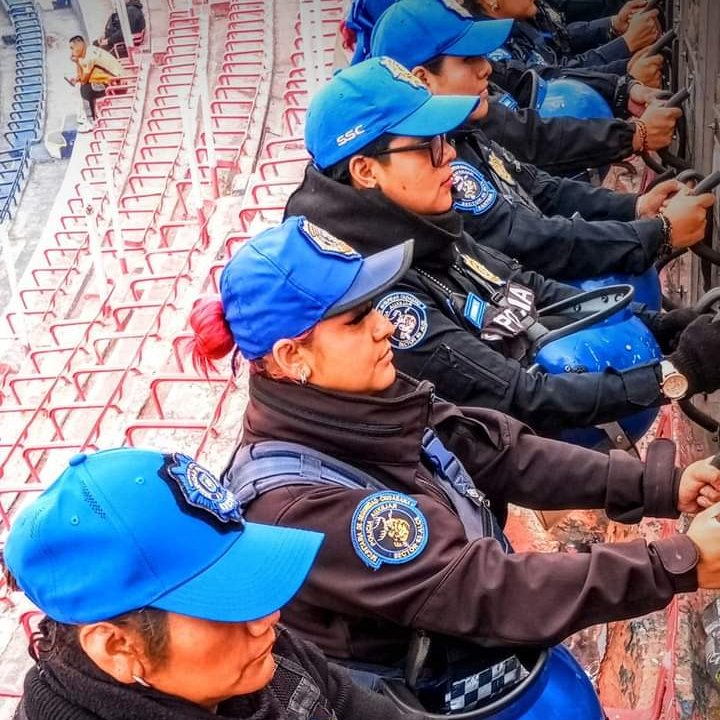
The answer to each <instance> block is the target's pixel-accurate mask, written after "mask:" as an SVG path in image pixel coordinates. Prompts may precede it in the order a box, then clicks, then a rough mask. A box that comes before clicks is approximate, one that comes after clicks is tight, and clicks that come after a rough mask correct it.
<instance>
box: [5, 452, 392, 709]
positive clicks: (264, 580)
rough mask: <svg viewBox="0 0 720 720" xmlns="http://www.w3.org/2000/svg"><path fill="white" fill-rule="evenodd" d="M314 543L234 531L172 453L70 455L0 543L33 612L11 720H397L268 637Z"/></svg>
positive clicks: (315, 658) (238, 525) (259, 528)
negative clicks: (20, 693) (36, 617)
mask: <svg viewBox="0 0 720 720" xmlns="http://www.w3.org/2000/svg"><path fill="white" fill-rule="evenodd" d="M322 540H323V538H322V535H320V534H319V533H314V532H308V531H304V530H295V529H288V528H279V527H271V526H268V525H258V524H256V523H251V522H246V521H245V520H244V518H243V515H242V508H241V507H240V505H239V504H238V502H237V499H236V498H235V497H234V496H233V495H232V493H231V492H229V491H228V490H227V489H226V488H224V487H223V486H222V485H221V484H220V482H219V481H218V480H217V479H216V478H215V477H213V475H212V474H211V473H210V472H209V471H208V470H206V469H205V468H203V467H202V466H200V465H199V464H198V463H196V462H195V461H194V460H192V458H190V457H188V456H186V455H182V454H178V453H172V454H163V453H159V452H151V451H149V450H139V449H134V448H133V449H131V448H120V449H115V450H107V451H102V452H98V453H95V454H93V455H84V454H82V455H77V456H75V457H73V458H72V459H71V460H70V463H69V466H68V468H67V469H66V470H65V471H64V472H63V473H62V474H61V475H60V477H59V478H58V479H57V480H56V481H55V482H54V483H53V484H52V485H51V486H50V487H49V488H48V489H47V490H45V492H43V493H42V495H40V497H39V498H38V499H37V500H36V501H35V502H34V503H33V504H32V505H31V506H30V507H29V508H27V509H26V510H24V511H23V512H22V513H21V514H20V516H19V517H18V518H17V520H16V521H15V523H14V524H13V527H12V529H11V530H10V533H9V535H8V537H7V542H6V545H5V561H6V563H7V566H8V568H9V571H10V573H11V576H12V578H14V580H15V581H17V583H18V584H19V585H20V587H21V588H22V589H23V590H24V591H25V592H26V594H27V595H28V596H29V598H30V599H31V600H32V601H33V602H34V603H35V604H36V605H37V606H38V607H39V608H40V609H41V610H43V611H44V612H46V613H47V617H45V618H44V620H42V621H41V622H40V627H39V631H38V632H37V633H36V634H35V635H34V636H33V646H32V647H31V654H32V655H33V657H34V659H35V661H36V664H35V666H34V667H33V668H32V669H31V670H30V671H29V673H28V675H27V677H26V679H25V692H24V697H23V700H22V703H21V705H20V707H19V709H18V712H17V714H16V716H15V717H16V720H58V719H59V718H63V719H64V720H127V718H143V720H170V719H172V720H210V718H214V717H223V718H229V719H232V720H241V719H245V720H311V718H312V719H313V720H331V719H334V718H338V719H341V718H347V719H348V720H350V719H354V720H366V719H367V718H371V717H389V718H393V720H400V719H401V718H403V717H406V715H405V714H403V713H401V712H399V711H397V710H396V709H395V708H394V707H393V705H392V704H391V703H390V702H389V701H387V700H385V699H384V698H381V697H379V696H378V695H376V694H374V693H370V692H368V691H367V690H364V689H362V688H359V687H357V686H355V685H353V684H352V682H351V680H350V676H349V674H348V673H347V671H346V670H344V669H342V668H338V667H337V666H333V665H329V664H328V663H327V661H326V660H325V658H324V657H323V656H322V654H321V653H320V652H319V651H318V650H317V648H315V647H313V646H312V645H310V644H309V643H307V642H305V641H303V640H301V639H300V638H298V637H296V636H294V635H293V634H292V633H290V632H288V631H287V630H286V629H285V628H282V627H280V626H278V617H279V613H278V609H279V608H281V607H282V606H283V605H285V603H287V601H288V600H289V599H290V598H291V597H292V596H293V595H294V594H295V593H296V592H297V590H298V588H299V587H300V586H301V585H302V584H303V581H304V580H305V577H306V575H307V573H308V571H309V570H310V567H311V565H312V564H313V562H314V560H315V556H316V554H317V552H318V549H319V547H320V544H321V542H322Z"/></svg>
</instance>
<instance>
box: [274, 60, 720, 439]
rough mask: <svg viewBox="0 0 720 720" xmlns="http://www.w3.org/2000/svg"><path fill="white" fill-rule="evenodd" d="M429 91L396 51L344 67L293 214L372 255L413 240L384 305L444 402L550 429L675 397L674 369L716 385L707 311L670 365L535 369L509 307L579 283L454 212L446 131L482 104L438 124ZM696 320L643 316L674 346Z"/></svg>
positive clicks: (564, 293)
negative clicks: (505, 250) (478, 238)
mask: <svg viewBox="0 0 720 720" xmlns="http://www.w3.org/2000/svg"><path fill="white" fill-rule="evenodd" d="M431 97H433V96H432V95H431V94H430V93H429V92H428V91H427V90H426V88H425V87H424V86H423V84H422V83H421V82H420V81H419V80H418V79H417V78H416V77H415V76H414V75H412V74H411V73H409V72H408V71H407V70H406V69H405V68H403V67H402V66H401V65H399V64H398V63H396V62H395V61H393V60H391V59H389V58H373V59H371V60H366V61H365V62H364V63H360V64H358V65H354V66H352V67H350V68H346V69H345V70H343V71H341V72H340V73H339V74H337V75H336V76H335V77H334V78H333V79H332V80H331V81H330V82H329V83H328V84H326V85H325V86H324V87H323V88H322V89H321V90H320V91H319V92H318V93H317V94H316V96H315V97H314V98H313V101H312V102H311V104H310V107H309V110H308V116H307V122H306V131H305V141H306V144H307V147H308V149H309V151H310V154H311V155H312V157H313V163H312V164H311V165H310V166H309V167H308V169H307V171H306V175H305V179H304V181H303V183H302V185H301V186H300V188H298V190H297V191H296V192H295V193H294V194H293V195H292V196H291V198H290V199H289V201H288V204H287V208H286V212H287V213H288V214H290V215H303V214H304V215H307V216H308V217H309V218H310V219H311V220H312V221H313V222H315V223H317V224H319V225H322V226H323V227H325V228H327V229H328V230H329V231H330V232H333V233H334V234H336V235H343V237H346V238H347V239H348V241H349V242H351V243H352V244H353V246H354V247H355V248H356V249H357V250H358V251H359V252H361V253H364V254H368V253H370V252H373V251H374V250H376V249H378V248H380V247H385V246H387V244H389V243H392V242H396V241H399V240H402V239H407V238H411V237H412V238H414V239H415V242H416V246H415V247H416V251H415V261H414V265H413V269H412V270H411V271H410V272H409V273H408V274H407V275H406V277H405V278H404V279H403V281H402V282H400V283H398V285H397V286H396V288H395V289H394V290H393V291H392V292H390V293H388V294H387V295H386V296H384V297H383V298H382V299H381V301H380V302H379V305H378V307H380V308H381V309H382V310H383V312H386V313H387V315H388V316H391V317H393V318H396V319H397V318H403V319H405V318H406V317H407V320H408V323H407V327H404V328H402V329H400V330H399V331H398V334H397V336H396V337H395V338H394V340H393V344H394V347H395V349H396V350H397V351H398V353H397V362H398V365H399V367H400V369H402V370H404V371H405V372H408V373H409V374H411V375H414V376H415V377H421V378H428V379H431V380H432V381H433V382H434V383H436V384H437V387H438V392H439V394H440V395H441V396H442V397H445V398H448V399H450V400H452V401H454V402H460V403H462V404H468V405H476V406H482V407H494V408H497V409H500V410H503V411H505V412H508V413H509V414H511V415H514V416H516V417H518V418H519V419H521V420H523V421H525V422H528V423H529V424H530V425H532V426H534V427H536V428H542V429H543V430H544V431H545V432H549V433H557V432H559V431H560V430H561V429H562V428H568V427H577V426H583V425H592V424H595V423H598V422H607V421H613V420H618V419H619V418H620V417H622V416H625V415H630V414H632V413H633V412H637V411H638V410H640V409H646V408H648V407H652V406H657V405H658V404H661V403H663V402H667V400H668V397H667V396H666V395H665V394H664V392H663V389H662V388H661V383H662V384H663V385H664V386H665V387H666V388H667V387H668V386H667V379H668V378H669V377H670V375H673V376H675V374H677V375H680V374H682V375H683V377H684V378H685V379H686V380H687V384H686V385H683V387H682V388H678V391H680V390H682V394H688V395H690V394H693V393H696V392H700V391H711V390H714V389H715V388H717V387H718V384H720V366H718V364H717V361H716V357H717V355H716V353H717V352H718V351H720V324H718V325H711V324H710V323H709V318H708V317H704V318H701V319H700V320H699V321H697V323H693V326H691V327H690V328H688V329H687V330H686V331H685V332H684V333H683V334H682V335H680V338H679V346H678V349H677V350H676V351H675V352H674V353H673V354H672V355H671V356H670V358H671V360H670V361H668V363H667V364H664V365H662V366H661V365H660V364H658V363H657V362H652V363H648V364H647V365H643V366H641V367H637V368H634V369H632V370H627V371H624V372H615V371H610V370H609V371H606V372H604V373H583V374H567V375H552V376H550V375H545V374H543V373H540V374H534V373H531V372H528V365H529V363H530V357H529V355H528V351H529V347H530V346H529V344H528V342H529V336H528V335H527V332H526V329H524V328H523V329H520V328H519V326H518V325H517V324H513V327H512V328H508V327H507V326H506V324H505V320H507V319H508V317H509V315H508V313H507V312H506V311H507V310H508V309H509V305H508V304H512V303H515V304H519V305H523V306H524V309H523V310H521V311H520V313H521V315H522V316H524V317H531V316H532V315H533V314H534V313H535V312H536V311H537V310H538V309H541V308H543V307H547V306H549V305H551V304H552V303H554V302H557V301H559V300H562V299H565V298H569V297H573V296H574V295H576V294H577V291H576V290H575V289H574V288H570V287H569V286H566V285H561V284H559V283H557V282H554V281H551V280H546V279H545V278H542V277H540V276H539V275H537V274H536V273H534V272H529V271H524V270H523V268H522V267H521V266H520V264H519V263H517V262H516V261H514V260H511V259H510V258H508V257H507V256H505V255H503V254H502V253H500V252H498V251H496V250H493V249H491V248H487V247H485V246H483V245H480V244H479V243H477V242H475V241H474V240H473V239H472V238H471V237H470V236H469V235H467V233H465V232H464V231H463V217H464V216H462V215H460V214H458V213H456V212H452V211H451V207H452V203H453V200H452V185H453V173H452V169H451V167H450V163H451V161H453V160H454V159H455V157H456V156H455V151H454V150H453V148H452V147H451V146H450V145H449V144H448V143H447V142H444V141H443V137H442V135H441V134H436V133H442V132H445V131H448V130H450V129H452V128H453V127H454V126H456V125H457V124H460V123H462V122H463V121H464V120H465V119H466V118H467V116H468V115H469V114H470V113H471V112H472V111H473V110H474V109H475V106H476V104H477V99H474V100H470V104H469V105H465V106H462V107H464V108H465V112H463V113H458V112H456V113H454V114H447V115H445V116H443V117H439V118H435V120H436V122H434V123H433V124H429V123H427V122H426V118H425V117H424V116H423V117H422V120H423V122H422V123H421V122H420V119H418V121H417V122H415V121H414V120H413V117H414V116H413V113H412V108H417V107H418V106H421V105H423V104H425V103H428V102H429V99H430V98H431ZM437 99H441V98H440V97H438V98H437ZM448 99H453V100H457V97H453V98H448ZM461 100H462V101H463V102H468V98H461ZM341 106H342V108H343V112H342V113H341V114H340V113H339V112H338V108H340V107H341ZM395 135H398V136H399V137H395ZM418 138H420V141H418ZM428 138H431V139H428ZM521 296H522V297H524V298H525V301H520V300H519V298H520V297H521ZM516 309H519V308H516ZM511 314H512V313H511ZM693 317H694V315H693V313H692V312H691V311H677V312H676V313H669V314H667V315H649V316H646V318H645V319H646V320H647V322H648V323H650V324H651V325H652V328H653V332H654V333H655V336H656V337H657V338H658V339H659V341H660V344H661V346H662V347H663V348H664V349H665V350H666V351H667V350H670V349H671V348H672V346H674V343H676V342H677V341H678V337H677V335H678V333H679V331H680V330H682V329H683V328H684V327H685V325H686V324H687V322H688V321H689V320H691V319H692V318H693ZM686 336H687V340H686ZM671 366H672V369H671ZM678 394H680V393H679V392H678Z"/></svg>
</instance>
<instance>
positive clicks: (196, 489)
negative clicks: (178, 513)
mask: <svg viewBox="0 0 720 720" xmlns="http://www.w3.org/2000/svg"><path fill="white" fill-rule="evenodd" d="M167 457H168V460H167V461H166V466H165V470H166V471H167V473H168V474H169V476H170V477H171V478H172V479H173V480H175V482H176V483H177V486H178V487H179V488H180V490H181V492H182V494H183V497H184V498H185V500H186V501H187V503H188V504H189V505H192V506H193V507H196V508H200V509H201V510H207V511H208V512H209V513H211V514H213V515H214V516H215V517H216V518H217V519H218V520H221V521H222V522H224V523H227V522H241V521H242V519H243V516H242V512H241V510H240V505H239V503H238V501H237V498H236V497H235V495H234V494H233V493H232V492H231V491H230V490H228V489H227V488H226V487H224V486H223V485H222V483H221V482H220V481H219V480H218V479H217V478H216V477H215V476H214V475H213V474H212V473H211V472H210V471H209V470H206V469H205V468H204V467H203V466H202V465H198V463H196V462H195V461H194V460H193V459H192V458H191V457H188V456H187V455H182V454H180V453H173V454H172V455H169V456H167Z"/></svg>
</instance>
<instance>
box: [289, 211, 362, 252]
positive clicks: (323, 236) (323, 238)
mask: <svg viewBox="0 0 720 720" xmlns="http://www.w3.org/2000/svg"><path fill="white" fill-rule="evenodd" d="M300 230H301V231H302V233H303V235H305V237H306V238H307V239H308V240H309V241H310V242H311V243H312V244H313V245H314V246H315V247H316V248H317V249H318V250H320V252H324V253H329V254H331V255H343V256H344V257H349V258H359V257H360V254H359V253H358V252H357V251H356V250H355V248H353V247H351V246H350V245H348V244H347V243H346V242H345V241H344V240H340V238H336V237H335V236H334V235H332V234H331V233H329V232H328V231H327V230H323V229H322V228H321V227H318V226H317V225H315V224H314V223H311V222H310V221H309V220H308V219H307V218H303V220H302V222H301V223H300Z"/></svg>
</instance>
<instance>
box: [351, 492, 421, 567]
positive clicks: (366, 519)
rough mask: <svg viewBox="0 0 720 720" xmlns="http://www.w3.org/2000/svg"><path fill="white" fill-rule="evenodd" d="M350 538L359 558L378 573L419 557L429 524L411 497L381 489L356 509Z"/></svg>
mask: <svg viewBox="0 0 720 720" xmlns="http://www.w3.org/2000/svg"><path fill="white" fill-rule="evenodd" d="M350 535H351V539H352V544H353V547H354V548H355V552H356V553H357V555H358V557H359V558H360V559H361V560H362V561H363V562H364V563H365V564H366V565H368V566H369V567H371V568H373V570H377V569H378V568H379V567H380V566H381V565H382V564H383V563H387V564H388V565H401V564H403V563H407V562H410V561H411V560H414V559H415V558H416V557H417V556H418V555H420V553H421V552H422V551H423V550H424V549H425V546H426V545H427V541H428V525H427V520H426V519H425V516H424V515H423V514H422V512H421V511H420V510H419V509H418V507H417V502H416V501H415V500H413V499H412V498H411V497H408V496H407V495H404V494H403V493H399V492H393V491H392V490H381V491H380V492H376V493H373V494H372V495H368V496H367V497H366V498H363V500H362V502H361V503H360V504H359V505H358V506H357V509H356V510H355V512H354V513H353V517H352V525H351V528H350Z"/></svg>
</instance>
